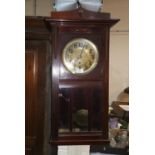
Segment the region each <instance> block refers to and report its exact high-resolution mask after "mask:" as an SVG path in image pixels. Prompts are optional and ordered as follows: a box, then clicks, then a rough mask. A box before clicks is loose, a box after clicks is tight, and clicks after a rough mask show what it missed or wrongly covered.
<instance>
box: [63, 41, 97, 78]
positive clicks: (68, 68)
mask: <svg viewBox="0 0 155 155" xmlns="http://www.w3.org/2000/svg"><path fill="white" fill-rule="evenodd" d="M77 41H80V42H86V43H88V44H89V45H90V46H91V47H92V48H93V49H94V51H95V59H94V62H93V64H92V65H91V67H90V68H89V69H87V70H86V71H84V72H83V73H75V72H73V71H72V70H71V67H70V66H68V64H67V61H66V60H65V54H66V52H67V49H68V47H69V46H71V45H72V44H73V43H75V42H77ZM98 59H99V52H98V48H97V46H96V45H95V44H94V43H93V42H92V41H90V40H88V39H85V38H76V39H72V40H71V41H69V42H68V43H67V44H66V45H65V47H64V49H63V51H62V61H63V65H64V66H65V68H66V69H67V70H68V71H69V72H70V73H71V74H73V75H86V74H88V73H90V72H91V71H93V70H94V69H95V67H96V66H97V64H98Z"/></svg>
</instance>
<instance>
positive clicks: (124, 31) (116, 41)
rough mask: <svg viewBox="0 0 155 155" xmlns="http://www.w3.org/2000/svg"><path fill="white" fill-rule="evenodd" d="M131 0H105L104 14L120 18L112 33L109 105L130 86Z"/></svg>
mask: <svg viewBox="0 0 155 155" xmlns="http://www.w3.org/2000/svg"><path fill="white" fill-rule="evenodd" d="M128 3H129V0H104V6H103V10H102V11H104V12H110V13H111V17H112V18H119V19H120V22H119V23H117V24H116V25H115V26H114V27H113V28H112V29H111V33H110V70H109V72H110V79H109V103H110V104H111V102H112V101H114V100H117V97H118V95H119V94H120V92H121V91H122V90H123V89H124V88H126V87H127V86H128V85H129V4H128Z"/></svg>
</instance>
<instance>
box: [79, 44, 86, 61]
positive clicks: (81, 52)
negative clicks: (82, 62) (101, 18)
mask: <svg viewBox="0 0 155 155" xmlns="http://www.w3.org/2000/svg"><path fill="white" fill-rule="evenodd" d="M85 45H86V44H84V45H83V47H82V49H81V51H80V55H79V58H81V57H82V53H83V50H84V48H85Z"/></svg>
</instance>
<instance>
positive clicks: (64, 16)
mask: <svg viewBox="0 0 155 155" xmlns="http://www.w3.org/2000/svg"><path fill="white" fill-rule="evenodd" d="M45 21H46V24H47V26H48V28H49V29H50V30H51V33H52V43H53V47H52V54H53V57H52V111H51V116H52V118H54V119H53V120H52V122H51V126H52V133H51V144H55V145H58V144H59V145H68V144H70V145H73V144H104V143H108V106H109V104H108V95H109V94H108V92H109V89H108V88H109V82H108V81H109V33H110V27H111V26H112V25H114V24H115V23H117V22H118V21H119V20H116V19H115V20H113V19H111V18H110V14H109V13H92V12H89V11H86V10H83V9H78V10H75V11H71V12H53V13H52V18H47V19H46V20H45ZM77 38H84V39H87V40H90V41H91V42H93V44H95V46H96V47H97V48H98V52H99V60H98V63H97V66H96V67H95V68H94V69H93V70H92V71H91V72H89V74H84V75H74V74H71V73H70V72H69V71H68V70H67V69H66V67H65V65H64V64H63V60H62V54H63V49H64V48H65V46H66V45H67V44H68V42H70V41H71V40H73V39H77ZM79 113H81V115H80V116H79ZM80 117H81V118H80Z"/></svg>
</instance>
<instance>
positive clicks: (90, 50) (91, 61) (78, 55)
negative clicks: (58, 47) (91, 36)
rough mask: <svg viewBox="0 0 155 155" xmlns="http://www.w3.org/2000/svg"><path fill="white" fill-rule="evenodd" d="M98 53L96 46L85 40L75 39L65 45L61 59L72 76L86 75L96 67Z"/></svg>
mask: <svg viewBox="0 0 155 155" xmlns="http://www.w3.org/2000/svg"><path fill="white" fill-rule="evenodd" d="M98 58H99V52H98V49H97V47H96V45H95V44H94V43H93V42H92V41H90V40H87V39H84V38H77V39H73V40H71V41H70V42H68V43H67V44H66V46H65V47H64V49H63V53H62V59H63V64H64V66H65V67H66V69H67V70H68V71H69V72H71V73H72V74H79V75H82V74H87V73H89V72H91V71H92V70H93V69H94V68H95V67H96V65H97V63H98Z"/></svg>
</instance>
